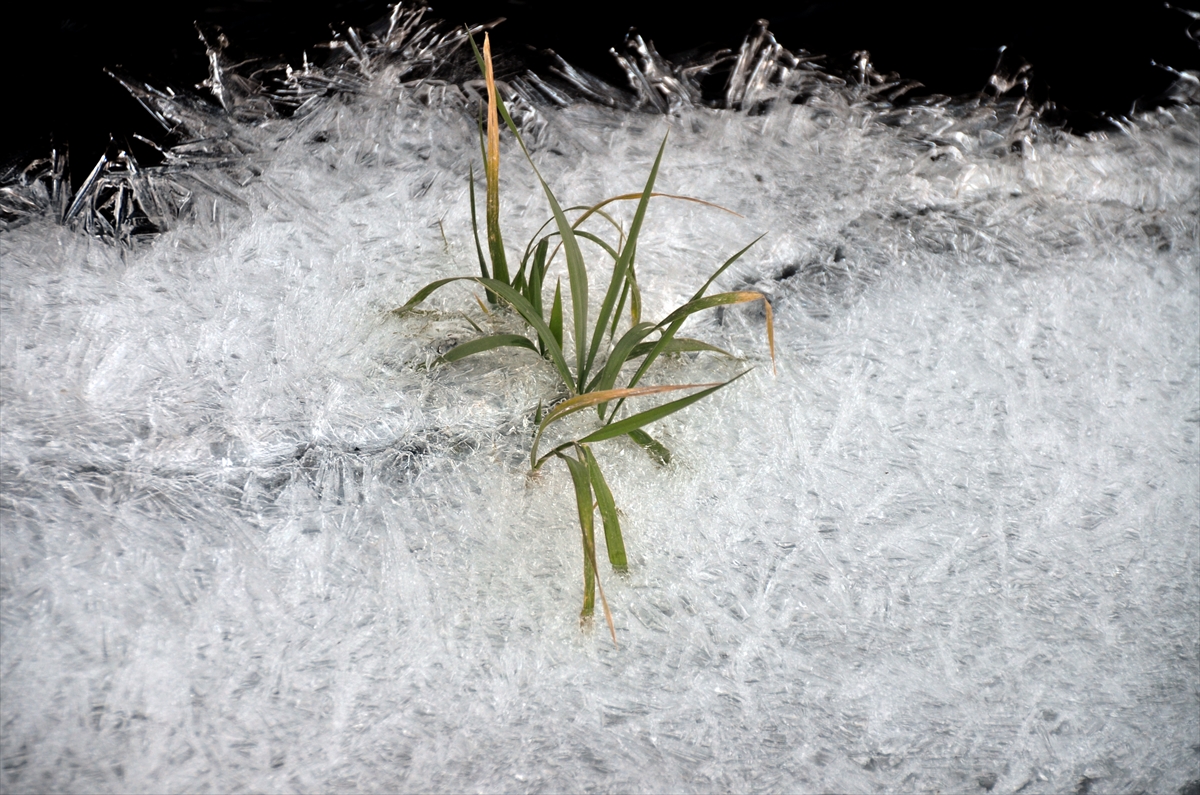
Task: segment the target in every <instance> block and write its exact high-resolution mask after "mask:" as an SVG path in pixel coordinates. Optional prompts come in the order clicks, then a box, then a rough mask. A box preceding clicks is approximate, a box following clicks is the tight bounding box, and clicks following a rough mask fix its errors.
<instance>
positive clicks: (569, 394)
mask: <svg viewBox="0 0 1200 795" xmlns="http://www.w3.org/2000/svg"><path fill="white" fill-rule="evenodd" d="M471 47H472V49H474V50H475V57H476V59H477V60H478V62H479V67H480V69H481V70H482V71H483V74H484V78H485V82H486V84H487V95H488V106H487V127H486V140H485V133H484V130H482V129H481V131H480V144H481V148H482V150H483V158H484V175H485V177H486V184H487V196H486V202H485V223H486V229H487V251H488V256H487V257H485V256H484V250H483V246H481V245H480V242H479V224H478V220H477V217H476V214H475V188H474V174H473V171H472V179H471V189H470V195H471V226H472V228H473V230H474V233H475V248H476V252H477V254H478V257H479V269H480V272H481V275H480V276H456V277H451V278H448V279H439V280H438V281H434V282H431V283H430V284H428V285H426V286H425V287H423V288H422V289H421V290H419V291H418V292H417V293H416V295H414V296H413V297H412V298H410V299H409V300H408V302H407V303H406V304H404V306H402V307H400V308H399V309H397V310H395V311H396V313H397V314H400V315H404V314H406V313H407V312H409V311H410V310H412V309H413V308H414V307H416V306H417V304H419V303H421V302H422V301H424V300H425V299H426V298H428V297H429V296H430V295H431V294H432V293H433V292H434V291H435V290H438V289H439V288H441V287H443V286H445V285H447V284H450V283H451V282H455V281H471V282H475V283H477V284H479V285H481V286H482V287H483V288H484V289H485V291H486V294H487V299H488V301H489V302H490V303H492V304H493V305H494V306H498V307H508V308H511V309H512V310H513V311H515V312H516V313H517V314H518V315H520V316H521V318H522V319H523V320H524V321H525V323H526V324H527V325H528V326H529V328H530V329H531V330H532V332H533V334H532V337H531V336H528V335H525V334H485V335H483V336H481V337H478V338H476V339H473V340H470V341H468V342H465V343H462V344H461V345H458V346H456V347H455V348H453V349H451V350H450V351H448V352H447V353H446V354H444V355H443V356H442V357H441V361H444V362H454V361H457V360H459V359H463V358H466V357H467V356H471V355H474V354H477V353H482V352H484V351H489V350H493V349H495V348H502V347H514V348H526V349H528V350H530V351H533V352H535V353H537V354H539V355H540V356H541V357H542V358H543V359H546V360H549V362H550V364H551V365H552V366H553V368H554V370H555V371H556V372H557V374H558V376H559V378H560V379H561V381H562V387H563V390H564V391H565V395H564V396H563V397H564V399H562V400H561V402H559V403H557V404H556V405H554V406H552V407H551V408H550V409H549V411H546V412H544V413H543V411H542V406H541V405H540V404H539V406H538V411H537V416H536V418H535V422H536V423H537V431H536V432H535V433H534V436H533V443H532V445H531V448H530V456H529V461H530V465H531V467H532V469H533V471H534V472H537V471H538V470H540V469H541V467H542V465H543V464H545V463H546V462H547V461H548V460H550V459H551V458H557V459H561V460H562V461H563V462H564V463H565V464H566V466H567V469H568V470H569V471H570V474H571V480H572V482H573V483H574V486H575V501H576V505H577V507H578V510H579V527H580V530H581V531H582V536H583V582H584V590H583V594H584V596H583V610H582V611H581V613H580V616H581V619H584V620H586V619H588V618H590V617H591V616H592V615H593V613H594V610H595V595H596V591H597V589H598V590H599V592H600V602H601V605H602V607H603V609H604V617H605V619H606V621H607V622H608V628H609V632H610V633H612V638H613V643H616V640H617V636H616V629H615V627H614V626H613V620H612V612H611V611H610V610H609V608H608V600H607V599H606V598H605V596H604V588H603V586H601V585H600V582H599V577H598V576H597V574H598V571H599V569H598V566H597V559H596V534H595V512H596V510H597V509H598V510H599V511H600V517H601V520H602V522H603V526H604V540H605V546H606V547H607V550H608V559H609V563H610V564H611V565H612V567H613V569H615V570H617V571H624V570H627V569H628V565H629V564H628V562H627V559H626V556H625V544H624V541H623V539H622V537H621V525H620V521H619V519H618V516H617V508H616V504H615V501H614V500H613V496H612V492H611V491H610V490H609V487H608V483H607V482H606V481H605V479H604V475H603V473H602V472H601V470H600V465H599V463H598V462H597V460H596V456H595V454H594V453H593V452H592V444H593V443H595V442H600V441H604V440H606V439H612V438H615V437H618V436H628V437H630V438H631V439H632V440H633V441H634V442H636V443H637V444H638V445H640V446H641V447H642V448H644V449H645V450H646V451H647V452H648V453H649V454H650V455H651V456H652V457H653V458H654V459H655V460H657V461H658V462H659V463H661V464H666V463H667V462H668V461H669V460H670V452H669V451H668V450H667V448H666V447H664V446H663V445H662V444H661V443H660V442H658V441H657V440H655V439H654V438H653V437H651V436H650V435H649V434H647V433H646V432H645V431H644V430H642V429H643V428H644V427H645V426H646V425H649V424H650V423H652V422H654V421H655V420H659V419H662V418H663V417H666V416H668V415H670V414H673V413H675V412H676V411H679V410H680V409H683V408H685V407H687V406H689V405H691V404H692V403H695V402H696V401H698V400H701V399H702V398H704V397H707V396H708V395H711V394H712V393H713V392H715V391H717V390H718V389H720V388H721V387H723V386H726V385H728V384H730V383H732V382H733V381H736V380H737V379H738V378H741V377H742V376H743V375H745V372H742V373H740V374H739V375H737V376H734V377H733V378H731V379H729V380H727V381H721V382H713V383H705V384H667V385H660V386H639V383H640V382H641V380H642V377H643V376H644V375H645V374H646V372H647V371H648V370H649V369H650V367H651V365H653V364H654V362H655V361H656V360H657V359H658V357H659V356H661V355H662V354H665V353H679V352H685V351H712V352H716V353H722V354H725V355H729V354H727V353H726V352H725V351H723V350H721V349H720V348H717V347H715V346H713V345H709V344H708V343H705V342H701V341H700V340H696V339H689V338H686V337H680V336H678V331H679V329H680V327H681V326H682V325H683V322H684V321H685V320H686V319H687V318H688V317H689V316H691V315H693V314H695V313H697V312H701V311H703V310H706V309H712V308H713V307H717V306H725V305H730V304H740V303H746V302H750V301H762V302H763V306H764V309H765V312H766V327H767V341H768V345H769V348H770V352H771V357H772V360H774V356H775V339H774V326H773V322H772V316H771V304H770V302H769V301H767V298H766V296H764V295H763V294H762V293H758V292H750V291H738V292H727V293H717V294H715V295H705V293H706V292H707V291H708V288H709V287H710V286H711V285H712V283H713V282H714V281H715V280H716V278H717V277H718V276H720V275H721V274H722V273H723V272H724V271H725V269H726V268H728V267H729V266H730V265H732V264H733V263H734V262H736V261H737V259H738V258H739V257H741V256H742V254H744V253H745V252H746V251H747V250H748V249H749V248H750V246H752V245H754V243H756V242H758V241H757V240H755V241H752V242H751V243H750V244H749V245H747V246H746V247H745V248H743V249H742V250H740V251H738V252H737V253H736V254H734V255H733V256H732V257H730V258H729V259H728V260H726V261H725V263H724V264H723V265H722V266H721V267H720V268H718V269H717V270H716V272H714V273H713V274H712V276H710V277H709V279H708V281H706V282H705V283H704V285H703V286H702V287H701V288H700V289H699V290H697V291H696V293H695V294H694V295H693V296H692V297H691V299H690V300H688V301H687V302H686V303H684V304H683V305H681V306H679V307H678V308H677V309H675V310H674V311H673V312H671V313H670V314H668V315H667V316H666V317H665V318H663V319H662V320H660V321H659V322H657V323H649V322H645V321H643V320H642V319H641V293H640V291H639V290H638V285H637V277H636V274H635V272H634V258H635V255H636V252H637V240H638V235H639V233H640V232H641V228H642V221H643V219H644V218H645V215H646V207H647V205H648V204H649V202H650V198H651V197H652V196H665V195H666V194H657V193H654V192H653V189H654V181H655V178H656V177H657V176H658V167H659V164H660V162H661V161H662V156H663V152H664V150H665V149H666V145H667V142H666V139H665V138H664V139H663V143H662V145H661V146H660V147H659V150H658V155H657V157H656V158H655V160H654V166H653V167H652V168H651V169H650V176H649V178H648V179H647V180H646V186H645V188H644V189H643V190H642V191H641V192H640V193H634V194H626V195H622V196H614V197H612V198H609V199H606V200H604V201H602V202H600V203H599V204H596V205H594V206H592V207H568V208H567V210H566V211H564V210H563V209H562V208H561V207H560V206H559V203H558V201H557V200H556V199H555V197H554V194H553V192H551V190H550V187H549V186H548V185H547V184H546V181H545V180H544V179H542V175H541V173H540V172H539V171H538V169H537V165H536V164H535V163H534V162H533V158H532V157H530V155H529V150H528V149H527V148H526V146H525V141H524V140H523V139H522V138H521V134H520V133H519V132H518V131H517V128H516V125H515V124H513V120H512V117H511V116H510V115H509V113H508V110H507V109H506V108H505V106H504V102H503V101H502V100H501V99H500V97H499V96H498V95H497V93H496V81H495V78H494V75H493V73H492V57H491V43H490V41H489V39H488V37H487V35H486V34H485V35H484V39H483V51H482V52H480V50H479V48H478V47H476V45H475V41H474V39H472V40H471ZM500 117H503V119H504V121H505V123H506V124H507V125H508V128H509V129H510V130H511V131H512V133H513V135H514V136H515V137H516V140H517V143H518V144H520V146H521V151H522V152H524V154H525V157H526V159H527V160H528V161H529V164H530V165H531V166H532V167H533V171H534V174H536V175H537V178H538V181H539V182H540V183H541V186H542V189H543V191H545V194H546V200H547V201H548V202H549V204H550V210H551V212H552V213H553V218H552V219H551V221H553V223H554V224H555V227H556V229H555V231H553V232H550V233H549V234H546V235H545V236H543V237H541V239H540V240H539V239H538V235H541V234H542V231H543V230H545V229H546V227H547V226H549V225H550V223H551V221H547V222H546V223H545V224H543V226H542V229H541V230H539V231H538V233H537V234H535V235H534V237H533V239H532V240H531V241H530V243H529V245H528V246H527V247H526V249H525V252H524V255H523V256H522V259H521V265H520V268H519V269H518V270H517V272H516V273H515V274H512V275H510V273H509V268H508V259H507V256H506V254H505V249H504V239H503V236H502V235H501V231H500V122H499V119H500ZM669 198H675V199H684V200H687V201H699V200H698V199H691V198H689V197H682V196H671V197H669ZM633 200H636V201H637V209H636V211H635V212H634V216H633V221H632V223H631V224H630V226H629V231H628V234H626V233H625V232H624V230H623V228H622V227H621V225H620V224H619V223H618V222H617V221H616V220H615V219H614V218H613V217H612V216H611V215H610V214H608V213H607V212H606V211H605V210H604V207H605V206H607V205H608V204H611V203H612V202H616V201H633ZM700 203H702V204H708V203H707V202H700ZM567 212H580V214H579V216H578V217H577V218H576V219H575V220H574V222H570V221H568V220H567V216H566V213H567ZM593 215H596V216H599V217H601V218H603V219H605V220H607V221H608V222H609V223H610V224H612V225H613V226H614V227H615V228H616V229H617V232H618V240H617V245H616V246H613V245H611V244H610V243H609V242H608V241H606V240H604V239H603V238H601V237H600V236H598V235H596V234H593V233H591V232H588V231H585V230H583V229H581V228H580V227H581V225H582V224H583V222H584V221H585V220H587V219H588V218H590V217H591V216H593ZM554 237H557V238H559V241H558V244H557V245H556V247H555V250H554V252H553V253H550V254H549V256H548V252H549V247H550V240H551V238H554ZM581 239H582V240H586V241H590V242H591V243H594V244H595V245H596V246H598V247H599V248H600V249H601V250H602V251H603V252H604V253H605V254H606V255H608V257H609V258H610V259H611V260H612V262H613V268H612V276H611V277H610V279H609V282H608V287H607V289H606V290H605V292H604V298H603V300H602V301H601V303H600V307H599V312H598V313H597V314H596V316H595V317H594V318H593V317H592V315H591V306H590V305H589V302H588V286H589V284H588V271H587V267H586V265H585V264H584V260H583V254H582V252H581V250H580V245H579V242H580V240H581ZM760 239H761V238H760ZM534 241H536V245H535V243H534ZM560 248H561V249H562V250H563V253H564V257H565V259H566V270H567V284H568V290H569V292H570V295H571V321H572V324H571V332H572V333H571V335H570V341H571V343H572V347H573V348H574V357H573V360H572V359H568V356H567V346H566V344H565V340H566V339H567V334H566V331H565V330H564V317H563V291H562V282H561V279H559V280H558V281H557V282H556V284H555V288H554V298H553V299H552V300H551V302H550V306H549V315H548V316H547V312H546V305H545V303H544V301H543V292H544V289H545V285H544V280H545V277H546V271H547V267H548V266H549V264H550V262H551V261H552V260H553V258H554V255H555V254H557V252H558V250H559V249H560ZM489 259H490V260H491V269H490V272H489V268H488V260H489ZM476 300H478V299H476ZM627 302H628V304H629V310H630V313H629V314H630V322H629V327H628V328H626V329H624V332H623V333H622V334H621V335H620V337H617V331H618V329H620V328H622V323H621V317H622V312H623V311H624V307H625V304H626V303H627ZM481 305H482V302H481ZM472 325H474V324H472ZM476 328H477V329H478V326H476ZM480 333H481V334H482V333H483V332H482V330H480ZM614 339H615V343H614ZM638 359H641V363H640V364H639V365H638V366H637V369H636V370H635V371H634V373H633V375H632V376H631V377H630V378H629V379H628V380H627V381H625V386H623V387H618V386H617V384H618V382H619V381H621V380H622V370H623V369H624V368H625V366H626V365H627V364H631V363H633V362H635V361H636V360H638ZM676 391H690V392H691V394H689V395H687V396H685V397H682V398H678V399H676V400H673V401H671V402H668V403H665V404H662V405H659V406H655V407H653V408H650V409H646V410H644V411H641V412H639V413H637V414H632V415H629V416H623V417H622V418H620V419H618V415H619V414H621V409H622V408H623V406H624V403H625V401H626V399H628V398H640V397H645V396H648V395H656V394H662V393H666V392H676ZM589 408H595V409H596V413H597V415H598V418H599V427H598V428H596V429H595V430H593V431H591V432H590V433H587V434H585V435H584V436H582V437H580V438H577V439H569V440H567V441H564V442H561V443H560V444H558V445H556V446H555V447H554V448H553V449H551V450H550V451H549V452H546V453H544V454H542V455H540V456H539V452H540V451H541V442H542V437H543V435H544V434H545V433H546V430H547V429H548V428H549V427H550V426H551V425H553V424H554V423H556V422H558V421H559V420H561V419H563V418H565V417H567V416H570V415H571V414H574V413H576V412H578V411H582V410H584V409H589Z"/></svg>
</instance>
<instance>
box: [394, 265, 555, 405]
mask: <svg viewBox="0 0 1200 795" xmlns="http://www.w3.org/2000/svg"><path fill="white" fill-rule="evenodd" d="M451 282H475V283H476V284H479V285H482V286H483V287H485V288H487V289H489V290H491V291H492V292H494V293H496V294H497V295H498V296H500V297H501V298H503V299H504V300H505V301H507V302H508V303H509V304H510V305H511V306H512V308H513V309H515V310H517V313H518V314H520V315H521V317H523V318H525V322H526V323H528V324H529V325H530V326H533V330H534V331H536V332H537V335H538V339H540V340H541V341H542V344H543V345H545V347H546V352H547V353H549V354H550V361H552V362H553V363H554V367H555V369H557V370H558V375H559V377H560V378H562V379H563V383H564V384H566V385H567V388H568V389H569V390H571V391H572V392H574V391H575V386H574V380H573V379H572V377H571V368H570V367H568V366H567V360H566V357H564V356H563V352H562V345H561V343H560V342H558V341H557V340H556V338H555V334H554V333H553V332H552V331H551V329H550V327H549V326H547V325H546V322H545V321H544V320H542V316H541V313H539V312H537V311H536V310H535V309H534V308H533V306H532V305H531V304H530V303H529V302H528V301H526V300H525V296H523V295H521V294H520V293H519V292H517V291H516V290H515V289H513V288H512V286H510V285H508V284H505V283H504V282H502V281H500V280H498V279H484V278H481V277H479V276H452V277H450V278H449V279H438V280H437V281H435V282H430V283H429V284H427V285H425V286H424V287H422V288H421V289H420V290H418V291H417V294H416V295H414V296H413V297H412V298H410V299H408V303H406V304H404V306H402V307H400V308H399V309H395V310H393V312H395V313H396V314H398V315H404V314H406V313H408V312H409V311H411V310H412V308H413V307H414V306H416V305H417V304H419V303H420V302H421V301H424V300H425V299H426V298H428V297H429V296H430V295H432V294H433V292H434V291H435V290H438V289H440V288H441V287H444V286H446V285H447V284H450V283H451ZM561 334H562V331H561V329H560V331H559V336H561Z"/></svg>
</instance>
